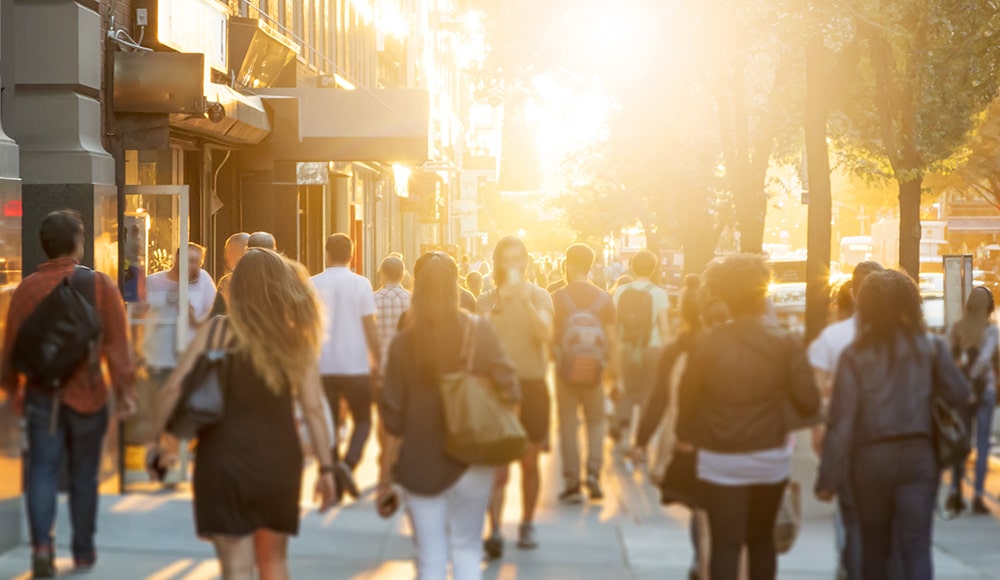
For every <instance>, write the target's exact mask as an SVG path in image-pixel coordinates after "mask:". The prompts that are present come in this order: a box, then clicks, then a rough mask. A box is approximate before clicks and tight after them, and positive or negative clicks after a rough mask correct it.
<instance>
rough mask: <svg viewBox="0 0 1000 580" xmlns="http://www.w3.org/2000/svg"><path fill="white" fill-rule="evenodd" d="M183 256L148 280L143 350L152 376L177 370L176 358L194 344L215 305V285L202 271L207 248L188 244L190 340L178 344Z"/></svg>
mask: <svg viewBox="0 0 1000 580" xmlns="http://www.w3.org/2000/svg"><path fill="white" fill-rule="evenodd" d="M180 257H181V254H180V252H178V253H177V255H176V257H175V259H174V265H173V267H171V268H170V269H169V270H166V271H163V272H158V273H156V274H153V275H152V276H149V277H148V278H147V279H146V301H145V302H146V306H145V308H144V309H143V310H145V319H146V337H145V342H144V344H145V347H144V349H143V351H144V354H145V359H146V366H147V368H148V369H149V370H150V372H159V371H170V370H173V368H174V367H176V366H177V355H178V352H179V350H178V349H180V351H183V349H184V348H186V347H187V345H188V344H190V343H191V341H192V340H194V335H195V334H196V333H197V332H198V328H199V327H200V326H201V325H202V324H204V323H205V320H206V319H207V317H208V314H209V312H210V311H211V310H212V304H213V303H214V302H215V294H216V291H215V283H214V282H213V281H212V276H211V275H210V274H209V273H208V272H206V271H205V270H203V269H202V265H203V264H204V262H205V248H204V247H202V246H199V245H198V244H195V243H191V244H188V252H187V259H188V312H187V317H188V319H187V336H186V337H185V338H184V340H183V341H182V342H181V343H180V344H178V341H177V326H178V320H179V318H180V315H181V312H180V287H181V286H180V275H181V270H180Z"/></svg>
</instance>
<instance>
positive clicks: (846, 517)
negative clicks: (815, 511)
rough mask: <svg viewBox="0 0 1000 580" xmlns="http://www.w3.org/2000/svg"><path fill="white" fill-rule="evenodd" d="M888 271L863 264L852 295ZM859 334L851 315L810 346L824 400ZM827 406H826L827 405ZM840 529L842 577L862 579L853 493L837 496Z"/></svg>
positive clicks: (819, 441)
mask: <svg viewBox="0 0 1000 580" xmlns="http://www.w3.org/2000/svg"><path fill="white" fill-rule="evenodd" d="M884 269H885V268H883V267H882V265H881V264H879V263H878V262H861V263H860V264H858V265H857V266H856V267H855V268H854V274H853V275H852V276H851V282H850V284H851V296H852V298H853V299H854V301H855V302H856V301H857V297H858V292H860V290H861V285H862V284H863V283H864V281H865V278H867V277H868V275H869V274H872V273H874V272H881V271H883V270H884ZM857 333H858V323H857V316H851V317H850V318H846V319H844V320H841V321H839V322H835V323H833V324H831V325H829V326H827V327H826V328H825V329H824V330H823V332H822V333H820V335H819V337H817V338H816V340H814V341H813V342H812V344H810V345H809V364H810V365H812V368H813V372H814V373H815V374H816V384H817V385H818V386H819V388H820V391H821V393H822V395H823V400H824V401H827V402H828V401H829V400H830V397H831V396H832V395H833V380H834V374H835V373H836V371H837V364H838V363H839V362H840V355H841V354H843V352H844V350H845V349H846V348H847V347H848V346H850V345H851V343H853V342H854V338H855V337H856V336H857ZM824 406H825V405H824ZM822 447H823V428H822V427H817V428H816V429H815V430H813V449H815V450H816V453H817V455H818V454H819V450H820V449H822ZM834 526H835V528H836V540H837V553H838V554H839V556H840V572H839V574H840V577H843V578H848V579H850V580H853V579H855V578H861V545H860V542H861V537H860V536H861V530H860V529H859V528H858V521H857V514H855V512H854V509H853V504H852V502H851V497H850V494H848V493H847V490H841V491H840V493H839V494H838V497H837V517H836V518H835V519H834Z"/></svg>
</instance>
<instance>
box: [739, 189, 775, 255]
mask: <svg viewBox="0 0 1000 580" xmlns="http://www.w3.org/2000/svg"><path fill="white" fill-rule="evenodd" d="M747 177H749V176H747ZM741 181H743V180H741ZM763 187H764V181H763V179H761V180H760V181H754V180H751V179H747V180H746V181H743V182H742V183H737V184H734V194H735V195H733V200H734V202H735V205H736V220H737V222H738V223H739V232H740V252H742V253H744V254H762V253H763V252H764V218H765V217H766V215H767V196H766V195H764V190H763Z"/></svg>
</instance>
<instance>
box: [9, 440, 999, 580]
mask: <svg viewBox="0 0 1000 580" xmlns="http://www.w3.org/2000/svg"><path fill="white" fill-rule="evenodd" d="M799 448H800V449H807V448H808V447H807V446H805V445H801V444H800V445H799ZM607 451H608V456H609V457H612V456H614V455H615V454H614V453H612V452H611V450H610V447H609V449H608V450H607ZM375 455H376V453H375V449H374V448H373V447H369V448H368V451H367V453H366V461H365V463H364V464H363V465H362V466H361V468H360V471H359V482H361V483H362V484H365V483H369V482H372V481H374V475H375V473H374V470H375V459H374V458H375ZM793 465H794V467H793V469H794V470H795V473H796V478H797V479H799V480H800V481H801V482H802V484H803V491H804V494H803V499H804V505H803V512H804V520H805V521H804V522H803V527H802V532H801V535H800V537H799V539H798V541H797V543H796V545H795V548H794V549H793V550H792V552H790V553H789V554H787V555H785V556H783V557H782V558H781V562H780V572H779V577H780V578H781V579H783V580H784V579H788V580H793V579H795V580H813V579H816V580H820V579H822V580H829V579H831V578H833V572H832V571H833V569H834V548H833V541H834V540H833V527H832V524H831V522H830V517H829V508H828V507H827V506H820V505H817V504H816V503H815V502H814V501H812V499H811V494H810V493H809V490H810V489H811V481H810V478H811V474H812V472H813V471H814V470H815V460H814V459H813V458H811V457H809V456H807V455H805V454H804V453H800V454H799V456H798V457H797V458H796V460H795V462H794V463H793ZM558 467H559V466H558V458H556V457H554V456H553V454H551V453H549V454H546V455H545V456H544V459H543V472H544V473H545V474H546V475H547V477H545V478H544V479H543V489H542V505H541V506H540V509H539V516H538V533H539V539H540V541H541V547H540V548H539V549H538V550H536V551H527V552H526V551H520V550H518V549H517V548H516V547H515V546H514V543H515V541H516V527H517V525H516V523H517V518H518V513H519V509H520V508H519V504H520V497H519V493H518V485H517V484H518V476H517V473H516V469H515V470H514V473H513V476H512V481H511V485H510V487H509V488H508V491H509V493H508V501H507V505H506V514H505V521H506V526H505V535H506V537H507V553H506V554H505V556H504V558H503V560H501V561H500V562H497V563H493V564H491V565H489V566H488V567H487V568H486V574H485V577H486V578H489V579H503V580H507V579H514V578H520V579H535V578H539V579H540V578H585V579H591V578H593V579H602V580H603V579H619V578H620V579H628V578H632V579H647V578H648V579H654V578H657V579H659V578H686V574H687V570H688V565H689V562H690V560H691V547H690V541H689V539H688V530H687V521H688V515H687V511H686V510H684V509H681V508H671V509H669V510H664V509H662V508H661V507H660V505H659V497H658V495H657V491H656V490H655V489H654V488H653V487H652V486H651V485H650V484H649V483H648V481H646V478H645V477H640V476H639V475H638V473H630V472H629V471H628V470H627V469H626V467H625V465H624V463H623V462H622V461H621V460H620V459H616V460H615V461H612V462H609V463H608V464H607V465H606V467H605V493H606V494H607V499H606V500H605V501H604V502H603V503H602V504H594V505H585V506H582V507H581V506H563V505H560V504H558V503H557V502H556V501H555V497H556V495H557V494H558V491H559V489H558V488H559V486H560V483H561V482H560V481H559V479H558V472H559V469H558ZM311 471H312V470H311V469H310V470H307V473H310V472H311ZM992 471H993V473H992V479H991V482H992V483H993V485H992V486H991V491H992V492H993V495H992V501H991V502H990V507H991V509H993V511H994V513H993V517H973V516H963V517H961V518H958V519H957V520H954V521H943V520H940V519H939V520H938V522H937V526H936V539H935V544H936V549H935V553H934V557H935V565H936V570H937V573H936V575H935V577H936V578H938V579H940V580H960V579H962V580H964V579H973V578H1000V572H998V570H1000V551H998V550H997V549H996V548H997V540H998V539H1000V526H998V524H997V520H996V518H997V516H998V515H1000V509H998V507H997V503H996V500H995V497H996V495H995V493H996V492H997V491H998V490H1000V485H998V484H1000V465H994V466H993V470H992ZM307 487H308V482H307ZM365 491H366V492H367V493H366V495H365V497H364V498H363V500H362V501H360V502H357V503H351V502H350V501H347V502H346V503H345V504H343V505H341V506H338V507H336V508H334V509H333V510H332V511H331V512H330V513H328V514H326V515H318V514H316V513H315V511H313V510H312V509H310V508H309V507H308V506H304V507H303V519H302V528H301V531H300V534H299V537H298V538H295V539H293V540H292V542H291V554H290V565H291V573H292V577H293V578H298V579H313V578H316V579H319V578H324V579H327V578H329V579H349V578H360V579H365V578H372V579H374V578H377V579H380V580H381V579H389V580H391V579H396V578H412V577H413V566H412V563H411V558H412V554H413V551H412V545H411V542H410V537H409V535H408V525H407V523H406V520H405V518H404V517H403V516H402V515H401V514H397V515H396V516H395V517H394V518H393V519H391V520H388V521H385V520H381V519H379V518H378V517H377V516H376V515H375V512H374V507H373V505H372V501H371V489H370V487H369V488H368V489H366V490H365ZM310 495H311V494H303V498H304V499H307V498H309V499H311V498H310ZM102 499H103V502H102V505H101V516H100V518H99V520H98V528H99V531H98V538H97V541H98V549H99V562H98V566H97V568H96V570H95V571H94V573H93V577H95V578H100V579H102V580H104V579H107V580H135V579H143V580H209V579H214V578H218V577H219V569H218V565H217V563H216V560H215V558H214V555H213V553H212V549H211V546H210V545H209V544H207V543H205V542H201V541H199V540H197V539H196V538H195V537H194V526H193V523H192V513H191V504H190V495H189V492H188V491H187V490H183V491H177V492H159V491H150V492H148V493H144V492H140V493H134V494H131V495H128V496H124V497H118V496H105V497H104V498H102ZM57 539H58V552H57V555H58V556H60V558H59V560H58V565H59V566H60V568H61V569H63V570H69V569H70V568H71V561H70V559H69V558H68V557H67V556H68V547H67V546H68V541H69V528H68V518H67V515H66V507H65V504H64V503H63V505H61V506H60V513H59V524H58V531H57ZM29 557H30V549H29V548H28V547H27V546H26V545H22V546H21V547H18V548H16V549H14V550H11V551H9V552H7V553H5V554H3V555H0V579H3V580H26V579H27V578H29V577H30V575H29V574H28V562H29Z"/></svg>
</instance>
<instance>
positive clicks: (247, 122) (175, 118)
mask: <svg viewBox="0 0 1000 580" xmlns="http://www.w3.org/2000/svg"><path fill="white" fill-rule="evenodd" d="M205 100H206V101H207V102H208V108H209V114H208V115H185V114H179V113H173V114H171V115H170V126H171V127H174V128H177V129H181V130H184V131H188V132H190V133H195V134H199V135H204V136H206V137H211V138H213V139H216V140H219V141H222V142H225V143H229V144H232V145H257V144H258V143H260V142H261V141H263V140H264V138H265V137H267V135H268V134H269V133H270V132H271V122H270V120H269V119H268V116H267V110H266V109H265V108H264V103H263V101H262V100H261V98H260V97H257V96H251V95H244V94H242V93H239V92H237V91H235V90H233V89H231V88H229V87H228V86H226V85H219V84H215V83H210V84H209V85H208V86H206V87H205ZM213 104H214V105H218V106H221V107H222V109H221V111H218V113H221V118H219V117H215V118H214V119H213V118H212V107H213Z"/></svg>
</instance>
